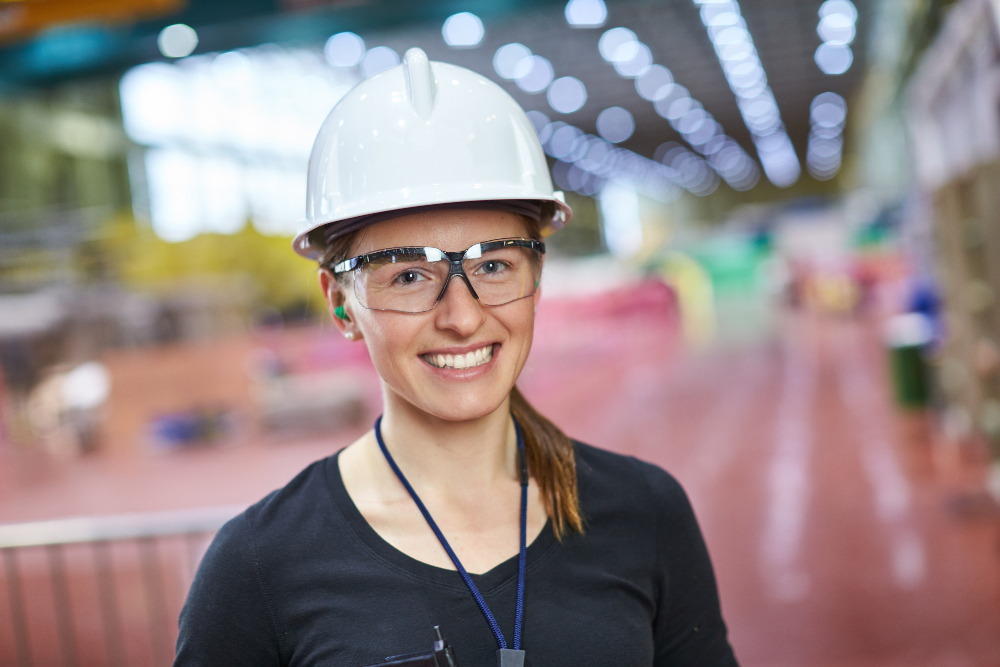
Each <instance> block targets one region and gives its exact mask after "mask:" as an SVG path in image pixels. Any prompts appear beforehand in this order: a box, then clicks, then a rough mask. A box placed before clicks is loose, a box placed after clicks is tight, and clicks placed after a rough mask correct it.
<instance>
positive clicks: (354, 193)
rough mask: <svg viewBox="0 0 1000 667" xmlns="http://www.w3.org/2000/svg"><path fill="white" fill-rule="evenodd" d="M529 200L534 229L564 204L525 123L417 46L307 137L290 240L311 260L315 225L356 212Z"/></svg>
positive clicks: (348, 219) (495, 90)
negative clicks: (535, 215)
mask: <svg viewBox="0 0 1000 667" xmlns="http://www.w3.org/2000/svg"><path fill="white" fill-rule="evenodd" d="M495 200H532V201H536V202H539V203H540V204H541V205H542V219H541V221H540V222H541V224H542V230H543V231H542V233H543V235H547V234H549V233H551V232H553V231H555V230H556V229H558V228H560V227H562V226H563V225H564V224H566V222H568V221H569V219H570V217H572V215H573V212H572V210H571V209H570V208H569V206H567V205H566V203H565V200H564V198H563V194H562V192H554V191H553V189H552V180H551V177H550V176H549V169H548V164H547V163H546V161H545V154H544V153H543V151H542V147H541V144H540V143H539V141H538V135H537V134H536V132H535V129H534V126H533V125H532V124H531V121H530V120H528V117H527V116H526V115H525V113H524V111H523V110H522V109H521V107H520V106H518V104H517V102H515V101H514V99H513V98H512V97H511V96H510V95H508V94H507V92H506V91H504V90H503V89H502V88H501V87H500V86H498V85H497V84H495V83H494V82H492V81H490V80H489V79H487V78H486V77H484V76H481V75H479V74H476V73H475V72H472V71H470V70H467V69H465V68H464V67H458V66H456V65H449V64H448V63H439V62H431V61H430V60H428V58H427V55H426V54H425V53H424V52H423V51H422V50H420V49H410V50H409V51H407V52H406V55H405V57H404V59H403V63H402V64H401V65H398V66H396V67H393V68H390V69H388V70H385V71H384V72H381V73H379V74H376V75H375V76H373V77H371V78H370V79H367V80H365V81H362V82H361V83H359V84H358V85H357V86H355V87H354V88H353V89H352V90H351V91H350V92H348V93H347V94H346V95H345V96H344V97H343V98H342V99H341V100H340V102H338V103H337V105H336V106H335V107H334V108H333V110H332V111H331V112H330V115H329V116H327V118H326V120H325V121H324V122H323V126H322V127H321V128H320V130H319V135H318V136H317V137H316V142H315V144H313V149H312V154H311V156H310V158H309V180H308V182H307V185H306V217H305V220H303V221H302V222H301V223H300V226H299V230H298V233H297V234H296V236H295V240H294V241H293V242H292V245H293V247H294V249H295V251H296V252H297V253H298V254H300V255H302V256H303V257H307V258H310V259H319V258H320V257H321V256H322V254H323V252H324V250H325V248H324V247H322V246H319V245H318V244H316V243H314V242H311V241H312V239H310V234H311V232H313V231H314V230H316V229H319V228H320V227H333V229H332V230H331V232H332V234H331V236H336V235H337V234H336V232H337V231H338V229H337V227H338V226H340V227H342V228H343V229H344V230H345V231H344V233H346V231H350V230H351V229H353V228H356V225H354V226H352V224H351V223H352V221H356V219H357V218H358V217H359V216H367V215H372V214H376V213H385V212H391V211H399V212H400V215H405V214H406V211H405V209H409V208H415V207H421V206H432V205H436V204H454V203H458V202H481V201H495Z"/></svg>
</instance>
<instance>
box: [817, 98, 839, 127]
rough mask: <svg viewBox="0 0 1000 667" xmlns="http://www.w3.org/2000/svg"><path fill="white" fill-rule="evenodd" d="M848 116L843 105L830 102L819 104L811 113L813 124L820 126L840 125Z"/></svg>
mask: <svg viewBox="0 0 1000 667" xmlns="http://www.w3.org/2000/svg"><path fill="white" fill-rule="evenodd" d="M846 116H847V113H846V111H845V109H844V108H843V107H839V106H837V105H836V104H832V103H830V102H824V103H823V104H817V105H816V106H814V107H813V108H812V112H810V114H809V117H810V119H812V122H813V124H815V125H817V126H819V127H840V125H841V124H842V123H843V122H844V119H845V118H846Z"/></svg>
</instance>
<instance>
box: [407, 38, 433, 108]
mask: <svg viewBox="0 0 1000 667" xmlns="http://www.w3.org/2000/svg"><path fill="white" fill-rule="evenodd" d="M403 78H404V79H405V80H406V92H407V93H409V98H410V104H411V105H413V110H414V111H416V112H417V115H418V116H420V117H421V118H423V119H424V120H427V119H429V118H430V117H431V112H432V111H434V95H435V93H436V92H437V90H436V89H437V86H436V84H435V81H434V72H433V71H431V61H430V59H429V58H428V57H427V54H426V53H424V52H423V50H422V49H417V48H413V49H410V50H408V51H407V52H406V55H404V56H403Z"/></svg>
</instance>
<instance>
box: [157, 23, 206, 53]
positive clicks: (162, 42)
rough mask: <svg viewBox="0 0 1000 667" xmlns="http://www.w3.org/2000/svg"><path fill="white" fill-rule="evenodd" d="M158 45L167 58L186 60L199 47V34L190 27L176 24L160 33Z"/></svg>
mask: <svg viewBox="0 0 1000 667" xmlns="http://www.w3.org/2000/svg"><path fill="white" fill-rule="evenodd" d="M156 45H157V46H158V47H160V53H162V54H163V55H165V56H166V57H167V58H184V57H186V56H189V55H191V54H192V53H194V50H195V47H197V46H198V33H197V32H195V30H194V28H192V27H191V26H189V25H185V24H183V23H175V24H173V25H168V26H167V27H166V28H164V29H163V30H161V31H160V34H159V36H157V38H156Z"/></svg>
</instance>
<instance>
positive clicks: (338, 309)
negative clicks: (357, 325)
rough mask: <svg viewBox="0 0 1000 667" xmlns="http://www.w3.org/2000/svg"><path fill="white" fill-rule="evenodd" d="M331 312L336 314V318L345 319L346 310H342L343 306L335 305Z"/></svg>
mask: <svg viewBox="0 0 1000 667" xmlns="http://www.w3.org/2000/svg"><path fill="white" fill-rule="evenodd" d="M333 314H334V315H335V316H336V318H337V319H338V320H346V319H347V312H346V311H345V310H344V307H343V306H337V307H336V308H334V309H333Z"/></svg>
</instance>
